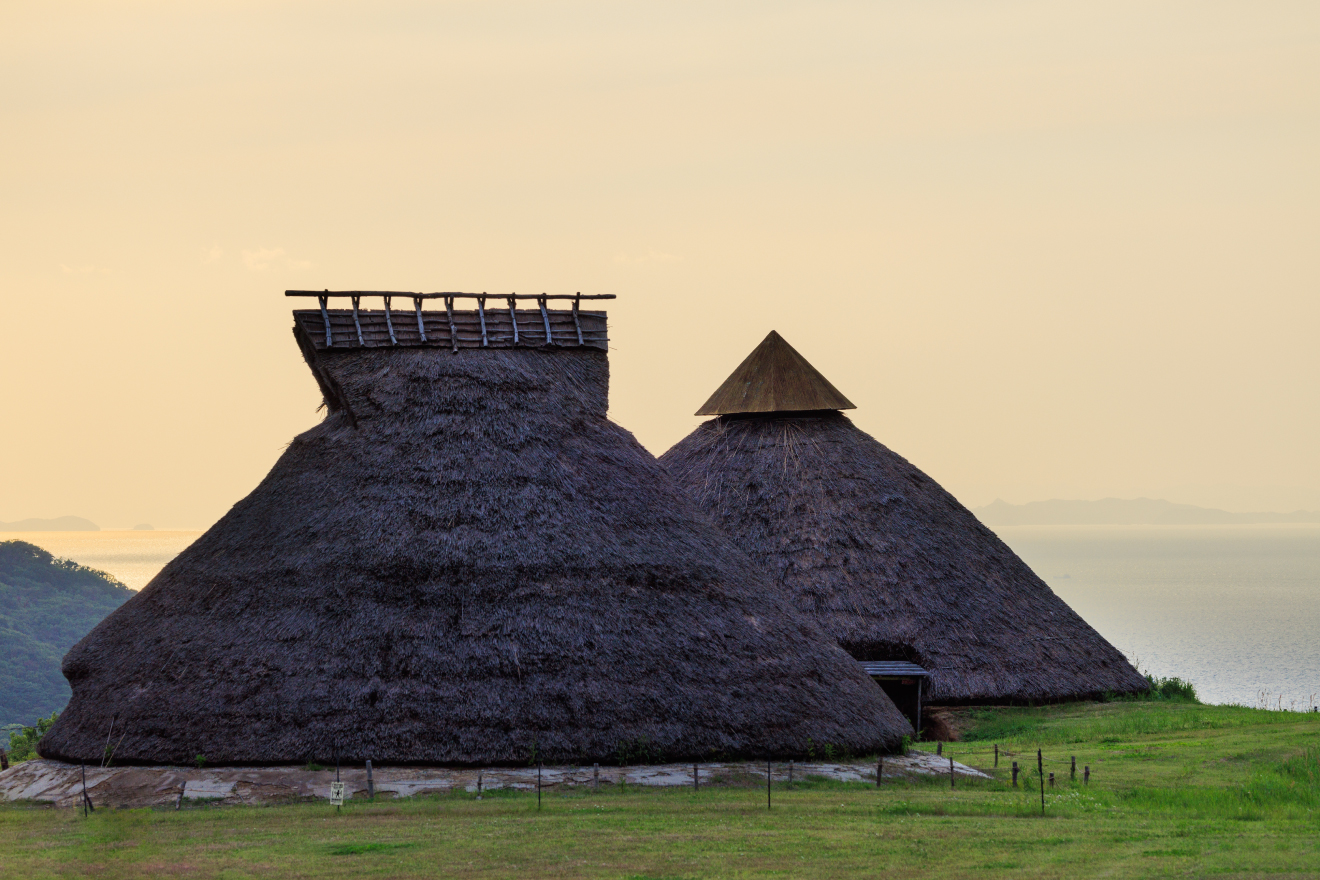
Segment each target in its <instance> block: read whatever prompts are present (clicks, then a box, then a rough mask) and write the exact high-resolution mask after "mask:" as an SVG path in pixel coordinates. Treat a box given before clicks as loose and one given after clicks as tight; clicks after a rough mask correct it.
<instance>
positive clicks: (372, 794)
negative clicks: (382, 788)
mask: <svg viewBox="0 0 1320 880" xmlns="http://www.w3.org/2000/svg"><path fill="white" fill-rule="evenodd" d="M375 799H376V783H375V781H374V780H372V778H371V761H370V760H368V761H367V800H370V801H374V800H375Z"/></svg>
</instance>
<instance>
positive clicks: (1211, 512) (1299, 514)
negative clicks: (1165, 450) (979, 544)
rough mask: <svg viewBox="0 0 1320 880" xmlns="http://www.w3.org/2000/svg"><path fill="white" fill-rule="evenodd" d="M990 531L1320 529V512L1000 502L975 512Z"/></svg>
mask: <svg viewBox="0 0 1320 880" xmlns="http://www.w3.org/2000/svg"><path fill="white" fill-rule="evenodd" d="M972 512H973V513H975V514H976V516H977V517H978V518H979V519H980V520H981V522H983V523H985V524H986V525H988V526H1203V525H1261V524H1271V523H1273V524H1282V523H1320V511H1315V510H1298V511H1294V512H1293V513H1233V512H1232V511H1228V510H1215V509H1214V508H1210V507H1197V506H1195V505H1193V504H1174V503H1173V502H1172V501H1163V500H1160V499H1157V498H1102V499H1100V500H1099V501H1063V500H1060V499H1054V500H1051V501H1032V502H1029V503H1027V504H1009V503H1008V502H1006V501H1002V500H999V499H996V500H995V501H994V503H992V504H987V505H986V506H985V507H978V508H976V509H975V510H973V511H972Z"/></svg>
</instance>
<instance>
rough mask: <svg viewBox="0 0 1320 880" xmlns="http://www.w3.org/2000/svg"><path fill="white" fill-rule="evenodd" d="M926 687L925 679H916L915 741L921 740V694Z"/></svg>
mask: <svg viewBox="0 0 1320 880" xmlns="http://www.w3.org/2000/svg"><path fill="white" fill-rule="evenodd" d="M925 687H926V679H924V678H918V679H917V739H921V692H922V690H923V689H924V688H925Z"/></svg>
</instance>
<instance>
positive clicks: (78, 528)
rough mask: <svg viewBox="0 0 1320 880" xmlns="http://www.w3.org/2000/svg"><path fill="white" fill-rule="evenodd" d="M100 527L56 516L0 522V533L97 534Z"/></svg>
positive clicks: (73, 517)
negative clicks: (53, 517) (52, 517)
mask: <svg viewBox="0 0 1320 880" xmlns="http://www.w3.org/2000/svg"><path fill="white" fill-rule="evenodd" d="M99 531H101V527H100V526H98V525H97V524H96V523H94V522H92V521H91V520H89V519H83V518H82V517H81V516H57V517H55V519H20V520H19V521H18V522H9V523H7V522H0V532H99Z"/></svg>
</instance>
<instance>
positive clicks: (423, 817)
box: [0, 703, 1320, 878]
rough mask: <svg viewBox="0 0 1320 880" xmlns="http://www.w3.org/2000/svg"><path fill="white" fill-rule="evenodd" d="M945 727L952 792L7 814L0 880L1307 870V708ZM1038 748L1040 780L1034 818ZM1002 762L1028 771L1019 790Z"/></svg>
mask: <svg viewBox="0 0 1320 880" xmlns="http://www.w3.org/2000/svg"><path fill="white" fill-rule="evenodd" d="M963 720H964V724H965V725H967V726H966V729H965V730H964V737H965V738H964V740H963V741H962V742H957V743H951V744H946V748H945V754H946V755H952V756H953V757H954V758H956V759H957V760H959V761H962V762H965V763H969V764H972V765H974V766H977V767H983V768H986V769H990V766H991V764H992V761H993V758H992V754H993V746H994V744H995V743H998V744H999V745H1000V749H1001V759H1000V764H999V769H998V771H996V773H995V775H996V778H995V779H994V780H993V781H979V782H966V781H964V780H962V779H959V780H958V787H957V788H956V789H954V790H952V791H950V789H949V782H948V779H947V778H938V779H922V780H915V781H910V782H893V783H891V782H888V781H887V782H886V784H885V787H884V788H883V789H880V790H877V789H876V788H875V787H874V786H871V785H861V784H841V783H833V782H825V781H820V780H808V781H807V782H805V783H798V784H796V785H795V787H793V788H792V789H789V788H788V787H787V786H783V785H777V786H776V788H775V791H774V807H773V809H771V810H767V809H766V805H765V790H764V788H763V787H762V788H754V787H748V788H738V787H725V788H703V789H702V790H701V791H700V792H693V791H692V790H690V789H683V790H661V789H640V788H628V789H625V790H606V789H602V790H601V791H600V792H599V793H592V792H590V791H589V790H582V791H572V790H570V791H568V792H565V793H557V794H553V795H547V796H546V797H545V798H544V801H543V806H542V809H541V810H540V811H539V812H538V811H537V808H536V797H535V795H528V794H504V793H494V794H488V795H487V796H486V797H485V798H484V799H482V800H480V801H478V800H476V799H474V798H473V797H472V796H470V795H462V794H451V795H446V796H439V797H420V798H415V799H411V800H406V801H389V802H387V801H380V802H377V803H375V804H367V803H355V804H352V805H351V806H346V807H344V808H343V810H342V811H339V812H336V810H335V809H334V808H333V807H330V806H328V805H326V804H321V803H317V804H290V805H287V806H275V807H205V806H198V807H192V808H185V809H184V810H182V811H180V812H173V811H171V810H112V809H104V808H103V809H99V810H97V811H96V813H95V814H94V815H92V816H91V817H90V818H88V819H84V818H83V817H82V814H81V813H76V812H74V811H71V810H54V809H49V808H37V807H30V806H24V805H6V806H2V807H0V875H2V876H4V877H22V878H40V877H53V876H80V877H82V876H94V877H149V876H182V875H186V876H189V877H341V876H342V877H350V876H351V877H361V876H379V877H637V878H640V877H648V878H652V877H653V878H661V877H875V876H884V877H886V878H891V877H898V878H901V877H1015V878H1016V877H1093V876H1095V877H1099V876H1103V877H1147V876H1164V875H1180V876H1204V875H1219V876H1240V877H1256V876H1266V875H1271V876H1279V875H1284V876H1290V877H1302V876H1308V877H1309V876H1316V877H1320V716H1310V715H1300V714H1289V713H1275V712H1262V711H1258V710H1252V709H1241V708H1235V707H1223V706H1199V705H1192V704H1176V703H1103V704H1096V703H1086V704H1074V705H1067V706H1052V707H1046V708H1040V709H996V710H990V709H985V710H971V711H969V712H967V713H965V715H964V719H963ZM1038 747H1039V748H1042V749H1043V750H1044V753H1045V771H1046V773H1049V772H1051V771H1053V772H1054V773H1055V774H1056V776H1057V779H1058V784H1057V785H1056V787H1055V788H1054V789H1048V788H1047V789H1046V810H1045V812H1046V815H1045V817H1044V818H1042V817H1041V815H1040V789H1039V787H1038V785H1037V777H1036V776H1035V775H1034V768H1035V763H1036V751H1035V750H1036V748H1038ZM1006 752H1007V754H1005V753H1006ZM1014 753H1016V754H1014ZM1071 755H1076V756H1077V766H1078V781H1077V782H1076V783H1073V782H1071V781H1070V780H1069V773H1068V767H1069V765H1068V758H1069V756H1071ZM1013 760H1017V761H1019V762H1020V763H1021V764H1022V766H1023V767H1024V768H1026V767H1028V766H1030V767H1031V768H1032V774H1031V775H1025V776H1024V786H1023V787H1022V788H1019V789H1014V788H1012V787H1011V785H1009V783H1008V779H1009V770H1008V768H1009V767H1010V765H1011V762H1012V761H1013ZM1084 765H1090V767H1091V772H1092V777H1091V784H1090V785H1089V786H1083V785H1082V784H1081V773H1082V767H1083V766H1084Z"/></svg>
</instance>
